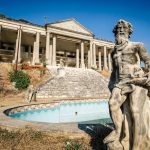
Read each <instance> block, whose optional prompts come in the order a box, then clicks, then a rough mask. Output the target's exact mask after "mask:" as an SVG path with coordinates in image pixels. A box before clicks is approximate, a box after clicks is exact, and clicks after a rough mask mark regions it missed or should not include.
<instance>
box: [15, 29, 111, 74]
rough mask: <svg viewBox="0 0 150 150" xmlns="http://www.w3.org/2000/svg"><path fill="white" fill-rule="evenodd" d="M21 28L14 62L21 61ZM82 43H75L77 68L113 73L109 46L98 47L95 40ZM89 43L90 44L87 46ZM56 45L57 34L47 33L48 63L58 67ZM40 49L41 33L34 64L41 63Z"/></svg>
mask: <svg viewBox="0 0 150 150" xmlns="http://www.w3.org/2000/svg"><path fill="white" fill-rule="evenodd" d="M21 37H22V30H21V28H19V29H18V31H17V38H16V46H15V55H14V62H16V60H17V59H18V62H20V61H21ZM80 41H81V42H78V43H74V44H75V45H76V49H75V50H74V51H75V53H76V56H75V57H76V67H77V68H92V67H94V68H98V69H99V70H100V71H101V70H109V71H111V50H110V48H108V47H107V45H97V44H96V43H94V40H88V41H87V40H84V39H82V40H80ZM85 41H86V45H88V50H87V49H86V51H85ZM87 43H88V44H87ZM56 45H57V34H54V33H50V32H47V33H46V45H45V58H46V60H47V63H48V64H49V65H52V66H56V65H57V62H56ZM39 48H40V32H37V33H36V38H35V41H34V43H33V56H32V64H33V65H34V64H35V63H40V59H39ZM85 54H86V56H87V58H88V61H87V64H86V65H85ZM29 57H31V46H29Z"/></svg>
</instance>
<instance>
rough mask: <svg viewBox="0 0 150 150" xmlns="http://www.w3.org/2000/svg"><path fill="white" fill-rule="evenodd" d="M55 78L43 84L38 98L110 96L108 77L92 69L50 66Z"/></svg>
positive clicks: (39, 89)
mask: <svg viewBox="0 0 150 150" xmlns="http://www.w3.org/2000/svg"><path fill="white" fill-rule="evenodd" d="M49 70H50V72H51V73H52V75H53V78H51V79H49V80H47V81H46V82H45V83H44V84H42V85H41V86H40V87H39V88H38V91H37V98H52V97H53V98H54V97H56V98H64V97H66V98H97V97H102V96H108V95H109V90H108V81H109V80H108V79H106V78H105V77H103V76H102V75H100V74H99V73H98V72H96V71H94V70H92V69H81V68H58V67H49Z"/></svg>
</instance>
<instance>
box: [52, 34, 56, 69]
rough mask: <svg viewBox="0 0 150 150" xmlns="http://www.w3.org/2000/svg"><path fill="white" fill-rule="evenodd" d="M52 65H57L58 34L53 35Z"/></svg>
mask: <svg viewBox="0 0 150 150" xmlns="http://www.w3.org/2000/svg"><path fill="white" fill-rule="evenodd" d="M52 65H53V66H56V35H53V59H52Z"/></svg>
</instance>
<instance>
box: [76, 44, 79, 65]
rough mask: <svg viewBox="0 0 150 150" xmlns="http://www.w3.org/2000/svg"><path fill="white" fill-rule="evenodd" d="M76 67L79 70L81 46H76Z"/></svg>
mask: <svg viewBox="0 0 150 150" xmlns="http://www.w3.org/2000/svg"><path fill="white" fill-rule="evenodd" d="M76 67H77V68H79V44H76Z"/></svg>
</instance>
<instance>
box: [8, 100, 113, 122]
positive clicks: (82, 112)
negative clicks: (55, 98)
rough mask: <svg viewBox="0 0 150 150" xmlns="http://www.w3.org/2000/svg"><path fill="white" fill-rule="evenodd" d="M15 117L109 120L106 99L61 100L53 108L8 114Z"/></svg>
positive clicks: (53, 119)
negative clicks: (85, 100) (87, 100)
mask: <svg viewBox="0 0 150 150" xmlns="http://www.w3.org/2000/svg"><path fill="white" fill-rule="evenodd" d="M10 116H11V117H13V118H16V119H22V120H27V121H36V122H48V123H68V122H80V123H82V122H86V123H88V122H90V123H102V122H104V123H105V122H111V119H110V115H109V109H108V101H102V100H99V101H92V102H83V101H82V102H81V101H80V102H77V101H76V102H71V103H70V102H68V103H66V102H64V103H63V102H62V103H60V105H58V106H55V107H53V108H45V109H36V110H28V111H25V112H18V113H16V114H12V115H10Z"/></svg>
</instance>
